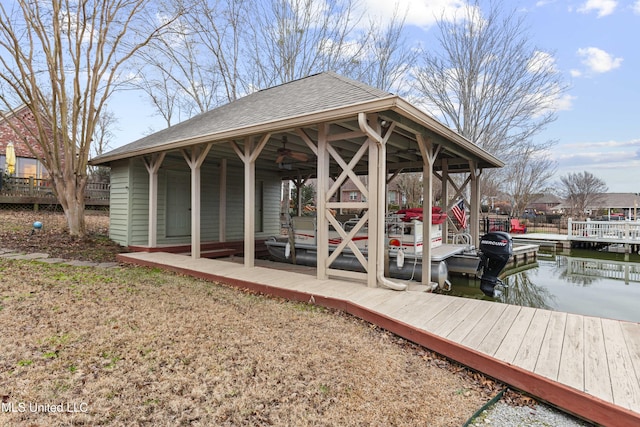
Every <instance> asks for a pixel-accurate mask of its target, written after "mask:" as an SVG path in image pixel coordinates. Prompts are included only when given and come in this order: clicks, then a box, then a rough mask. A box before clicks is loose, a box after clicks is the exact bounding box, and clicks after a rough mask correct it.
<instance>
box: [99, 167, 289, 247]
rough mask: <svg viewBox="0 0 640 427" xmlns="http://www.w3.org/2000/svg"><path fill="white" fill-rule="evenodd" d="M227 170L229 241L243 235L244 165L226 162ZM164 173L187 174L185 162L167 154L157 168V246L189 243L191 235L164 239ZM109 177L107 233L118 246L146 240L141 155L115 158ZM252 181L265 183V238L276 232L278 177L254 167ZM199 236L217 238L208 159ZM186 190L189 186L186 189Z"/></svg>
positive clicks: (214, 180) (213, 173)
mask: <svg viewBox="0 0 640 427" xmlns="http://www.w3.org/2000/svg"><path fill="white" fill-rule="evenodd" d="M229 163H230V164H229V166H228V168H227V219H226V220H227V230H226V234H227V240H230V241H231V240H242V239H243V238H244V168H243V167H242V166H241V164H238V163H235V164H233V163H231V162H229ZM168 171H175V172H182V173H185V174H189V173H190V169H189V167H188V166H187V164H186V162H184V161H182V159H179V158H168V159H166V160H165V162H163V164H162V166H161V168H160V170H159V172H158V239H157V240H158V244H159V245H164V244H181V243H185V244H188V243H190V242H191V237H190V236H180V237H167V235H166V230H167V224H166V219H167V218H166V213H167V180H168V175H169V173H168ZM111 173H112V175H111V180H112V181H111V218H110V220H111V227H110V237H111V238H112V239H113V240H114V241H116V242H118V243H120V244H121V245H125V246H126V245H146V244H148V240H149V237H148V234H149V229H148V221H149V174H148V172H147V170H146V168H145V166H144V163H143V162H142V160H141V159H140V158H136V159H130V160H125V161H121V162H116V163H114V165H112V172H111ZM256 180H258V181H261V182H262V187H263V192H264V194H263V220H262V221H263V231H262V232H260V233H256V237H258V238H264V237H268V236H271V235H274V234H278V233H279V232H280V188H281V182H280V178H279V177H278V175H277V174H276V173H270V172H267V171H258V172H257V173H256ZM201 188H202V200H201V224H200V225H201V239H202V241H203V242H207V241H213V242H215V241H218V240H219V209H220V167H219V162H218V161H215V160H214V161H208V162H205V164H204V165H203V166H202V171H201ZM185 191H187V192H190V188H185Z"/></svg>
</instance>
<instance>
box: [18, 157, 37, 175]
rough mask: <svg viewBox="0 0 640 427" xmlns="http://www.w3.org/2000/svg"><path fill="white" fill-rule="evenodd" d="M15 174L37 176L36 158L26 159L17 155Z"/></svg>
mask: <svg viewBox="0 0 640 427" xmlns="http://www.w3.org/2000/svg"><path fill="white" fill-rule="evenodd" d="M16 160H17V161H16V176H17V177H20V178H32V177H33V178H37V177H38V161H37V160H36V159H27V158H25V157H18V158H17V159H16Z"/></svg>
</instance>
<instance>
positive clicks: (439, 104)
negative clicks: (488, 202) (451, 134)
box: [415, 1, 565, 191]
mask: <svg viewBox="0 0 640 427" xmlns="http://www.w3.org/2000/svg"><path fill="white" fill-rule="evenodd" d="M522 16H523V15H516V12H515V11H512V12H510V13H506V14H503V13H502V11H501V9H500V3H492V4H491V5H490V8H489V10H488V11H487V13H483V11H482V10H481V7H480V3H479V2H478V1H476V2H475V3H474V4H472V5H469V7H467V8H466V9H465V15H464V16H462V17H459V18H460V19H457V20H454V21H448V20H445V19H444V18H440V19H439V20H438V28H439V35H438V44H439V49H437V50H436V49H434V50H428V51H425V53H424V55H423V57H422V60H423V64H422V65H421V66H419V67H418V68H417V71H416V73H415V88H416V90H417V92H418V93H419V94H420V96H421V97H422V101H423V103H424V105H425V106H426V107H427V108H429V109H431V110H433V111H435V112H436V114H437V115H438V116H440V117H441V119H442V120H443V121H444V122H445V123H446V124H447V125H448V126H449V127H451V128H453V129H454V130H456V131H457V132H458V133H460V134H462V135H463V136H465V137H467V138H468V139H469V140H471V141H472V142H474V143H476V144H478V145H479V146H481V147H482V148H484V149H486V150H487V151H489V152H491V153H493V154H494V155H496V156H498V157H499V158H501V159H503V160H505V161H506V162H507V165H508V166H507V167H508V168H516V169H515V170H511V171H506V172H505V173H506V174H507V175H510V176H513V175H514V174H517V173H518V171H520V170H522V169H518V168H517V167H516V163H517V159H518V156H521V154H522V152H523V151H524V152H526V153H531V155H533V153H532V149H533V151H535V147H534V146H532V143H531V141H532V140H533V139H532V138H533V136H535V135H536V134H538V133H539V132H540V131H541V130H542V129H543V128H544V127H545V126H547V125H548V124H549V123H550V122H552V121H553V120H555V117H556V115H555V111H554V109H553V103H554V101H555V100H557V99H558V97H559V96H560V95H561V94H562V92H563V91H564V90H565V85H564V84H563V82H562V80H561V76H560V74H559V73H557V72H556V70H555V69H554V66H553V57H552V56H551V54H549V53H546V52H543V51H541V50H539V49H537V48H536V47H535V46H532V45H531V44H530V43H529V38H528V36H527V33H526V28H525V25H524V24H525V23H524V18H523V17H522ZM549 144H551V143H550V142H546V143H543V144H542V146H541V147H540V149H539V151H543V150H545V149H546V148H548V146H549ZM528 155H529V154H528ZM539 166H540V165H539ZM549 166H552V164H549ZM523 172H524V171H523ZM502 177H503V178H504V176H502ZM483 178H484V179H486V180H488V181H489V185H493V187H494V188H495V187H496V186H498V185H499V182H496V180H500V178H499V177H497V176H496V175H495V173H486V172H485V173H484V174H483ZM521 178H522V177H521ZM491 181H494V182H491ZM494 191H495V190H494Z"/></svg>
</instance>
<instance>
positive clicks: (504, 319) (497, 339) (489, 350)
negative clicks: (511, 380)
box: [476, 305, 522, 357]
mask: <svg viewBox="0 0 640 427" xmlns="http://www.w3.org/2000/svg"><path fill="white" fill-rule="evenodd" d="M521 309H522V307H518V306H517V305H507V307H506V308H505V309H504V311H503V312H502V314H500V317H499V318H498V321H497V322H496V323H494V324H493V326H492V327H491V329H490V330H489V332H488V333H487V335H486V336H485V338H484V339H483V340H482V342H481V343H480V345H479V346H478V347H477V348H476V350H478V351H481V352H483V353H485V354H488V355H490V356H494V357H495V353H496V351H498V348H499V347H500V345H501V344H502V341H503V340H504V338H505V337H506V336H507V334H508V333H509V330H510V329H511V324H512V323H513V322H514V321H515V319H516V318H517V317H518V314H519V313H520V310H521Z"/></svg>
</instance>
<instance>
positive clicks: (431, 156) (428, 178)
mask: <svg viewBox="0 0 640 427" xmlns="http://www.w3.org/2000/svg"><path fill="white" fill-rule="evenodd" d="M416 141H417V142H418V147H419V148H420V153H421V155H422V180H423V182H422V199H423V200H422V284H423V285H430V284H431V222H432V219H433V214H432V212H431V208H432V207H433V164H434V163H435V161H436V158H437V157H438V153H439V152H440V146H439V145H438V146H437V147H434V145H433V143H432V141H431V139H430V138H425V137H423V136H422V135H420V134H418V135H416Z"/></svg>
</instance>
